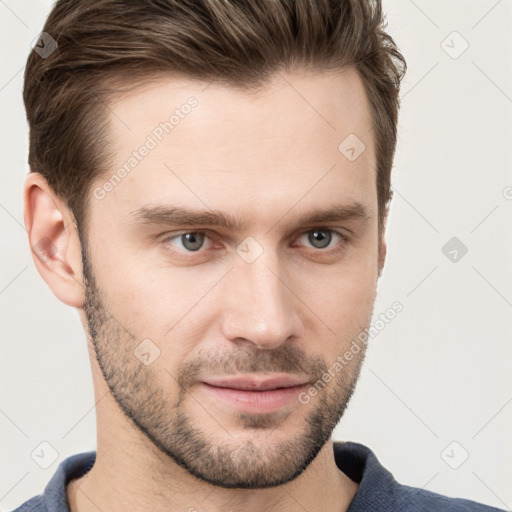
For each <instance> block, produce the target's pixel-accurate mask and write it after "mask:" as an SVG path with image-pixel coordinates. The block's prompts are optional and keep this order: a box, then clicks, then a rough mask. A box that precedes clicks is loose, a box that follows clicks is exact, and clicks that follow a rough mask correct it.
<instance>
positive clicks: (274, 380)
mask: <svg viewBox="0 0 512 512" xmlns="http://www.w3.org/2000/svg"><path fill="white" fill-rule="evenodd" d="M203 382H204V383H205V384H207V385H209V386H214V387H217V388H229V389H238V390H241V391H269V390H272V389H279V388H291V387H295V386H302V385H304V384H306V383H307V382H308V379H307V378H304V377H299V376H293V375H275V376H272V377H265V376H255V375H252V376H250V377H249V376H244V377H233V378H221V379H207V380H204V381H203Z"/></svg>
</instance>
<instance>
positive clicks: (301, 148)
mask: <svg viewBox="0 0 512 512" xmlns="http://www.w3.org/2000/svg"><path fill="white" fill-rule="evenodd" d="M283 77H284V78H285V79H283ZM205 86H206V84H204V83H199V82H194V81H188V80H177V79H168V80H159V81H156V82H154V83H152V84H149V83H148V84H147V85H145V86H144V87H143V88H142V89H139V90H137V92H133V93H131V94H129V95H126V96H124V97H123V98H122V99H120V100H118V101H117V102H115V103H113V104H111V105H110V106H109V107H110V110H111V112H112V115H111V118H110V123H111V133H112V137H113V140H114V141H115V146H114V147H115V164H114V165H113V167H112V168H111V170H110V172H109V173H108V174H107V175H106V176H105V177H103V178H102V179H100V180H97V181H96V182H95V183H94V184H93V187H92V191H93V192H94V194H92V195H91V197H90V198H89V201H90V202H89V205H90V229H89V231H88V233H87V247H86V249H87V252H86V254H85V256H86V259H85V260H84V263H85V265H84V277H85V281H86V283H85V284H86V303H85V305H84V309H85V313H86V318H87V324H88V328H89V332H90V336H91V338H92V342H93V345H94V349H95V352H96V355H97V359H98V362H99V365H100V367H101V370H102V372H103V375H104V378H105V380H106V382H107V384H108V386H109V388H110V390H111V392H112V394H113V396H114V397H115V399H116V401H117V403H118V404H119V406H120V411H122V414H125V415H126V416H127V417H129V418H130V419H131V420H132V421H133V423H134V424H135V425H136V426H137V427H138V428H139V429H140V431H141V432H143V433H144V434H145V435H146V436H147V438H148V439H149V440H151V441H152V442H153V443H154V444H155V446H157V447H158V448H159V449H160V450H161V451H162V452H163V453H164V454H167V455H168V456H170V457H171V458H172V459H173V460H174V461H176V462H177V463H179V464H180V465H181V466H182V467H184V468H186V469H187V470H188V471H189V472H190V473H192V474H194V475H195V476H197V477H199V478H201V479H203V480H206V481H208V482H210V483H213V484H216V485H220V486H224V487H239V488H258V487H267V486H274V485H278V484H281V483H284V482H286V481H289V480H291V479H293V478H295V477H296V476H298V475H299V474H300V473H301V472H302V471H303V470H304V469H305V468H306V467H307V465H308V464H309V463H310V462H311V460H312V459H313V458H314V457H315V456H316V455H317V454H318V452H319V450H320V449H321V448H322V446H323V445H324V444H325V442H326V441H327V440H328V439H329V437H330V435H331V433H332V430H333V429H334V427H335V425H336V423H337V422H338V420H339V418H340V417H341V415H342V413H343V411H344V410H345V407H346V405H347V403H348V401H349V399H350V396H351V395H352V392H353V389H354V385H355V382H356V380H357V378H358V375H359V370H360V366H361V363H362V360H363V358H364V352H365V351H364V346H361V350H360V351H359V352H358V354H356V355H355V356H354V358H353V359H352V361H350V363H349V364H346V365H344V366H343V368H342V369H341V370H340V369H339V367H336V368H337V371H334V372H333V365H334V363H335V362H336V360H337V357H338V356H340V355H342V354H343V353H344V352H345V351H346V350H347V349H348V348H349V347H350V346H351V344H352V341H353V340H356V339H357V335H358V334H359V333H360V332H361V331H363V330H364V329H365V328H366V327H368V326H369V324H370V321H371V314H372V309H373V303H374V299H375V289H376V282H377V279H378V271H379V267H378V263H379V261H378V243H377V242H378V237H377V214H378V211H377V191H376V174H375V156H374V142H373V135H372V132H371V125H372V123H371V118H370V110H369V105H368V102H367V100H366V97H365V93H364V89H363V85H362V82H361V81H360V79H359V78H358V75H357V74H356V72H355V71H353V70H345V71H344V72H342V73H338V74H327V73H316V74H305V73H304V74H302V73H301V74H299V73H297V74H288V75H279V76H276V77H275V78H274V79H273V80H272V82H271V83H268V84H267V86H266V87H265V88H264V89H263V90H262V91H260V92H259V93H258V94H256V95H245V94H243V93H241V92H236V91H235V90H233V89H230V88H227V87H223V86H220V85H217V84H214V83H212V84H210V85H209V86H208V87H206V88H205ZM191 97H193V100H189V101H188V105H189V107H184V105H185V104H187V99H189V98H191ZM175 109H178V112H177V113H175V112H174V111H175ZM173 113H174V114H175V116H176V117H175V118H174V119H172V121H171V123H172V125H167V127H166V128H167V131H168V133H166V131H165V129H163V128H162V125H160V123H162V122H163V123H165V122H166V121H169V118H170V116H171V115H173ZM177 119H179V120H177ZM169 126H171V128H169ZM158 127H160V129H158ZM351 134H353V135H351ZM348 136H350V137H351V138H349V139H347V141H348V142H346V143H344V144H345V145H343V144H342V146H341V150H340V149H339V148H338V146H339V145H340V143H342V141H344V140H345V139H346V138H347V137H348ZM354 136H356V137H357V138H358V139H359V140H360V141H362V143H364V144H365V146H366V148H365V150H364V151H363V152H362V153H361V154H359V152H360V151H361V148H362V146H361V145H360V143H357V144H359V145H357V144H355V143H354V141H356V142H357V139H354ZM148 137H149V138H148ZM347 144H348V147H347ZM143 145H145V146H146V148H148V149H147V151H144V150H140V148H141V146H143ZM351 148H354V151H352V150H351ZM134 151H137V152H138V153H137V155H138V156H137V158H136V162H137V163H136V164H134V162H135V160H132V161H131V165H128V166H127V167H126V168H125V172H120V173H116V171H117V169H119V168H121V167H122V166H123V164H125V163H126V162H128V161H129V159H130V157H132V156H133V152H134ZM354 153H355V156H357V155H358V156H357V158H356V159H354ZM126 169H129V171H128V172H126ZM113 174H116V176H117V177H116V178H113V179H112V175H113ZM107 180H110V185H108V184H106V182H107ZM356 204H358V208H354V205H356ZM173 208H180V209H183V210H185V209H186V210H191V211H199V210H201V211H206V212H209V213H210V214H212V213H214V212H222V213H223V214H224V216H225V217H229V218H230V219H232V220H234V221H235V223H236V225H234V226H231V225H230V226H224V225H222V224H217V223H213V224H210V223H207V221H206V220H205V219H204V218H203V219H202V220H201V221H200V222H194V223H192V224H188V223H186V222H185V221H184V220H183V219H181V220H178V221H177V222H176V223H175V224H173V222H172V220H171V219H170V218H169V217H168V215H167V214H168V213H169V211H170V210H171V209H173ZM335 208H338V209H339V208H342V209H343V208H346V209H347V211H348V215H345V218H343V217H341V218H338V219H331V220H325V219H324V220H321V221H320V220H313V221H307V222H303V221H300V218H301V217H305V216H310V215H312V214H313V213H316V212H319V211H325V210H331V209H335ZM164 210H169V211H164ZM362 210H364V211H365V212H366V217H363V216H362V215H361V213H362ZM330 230H332V231H330ZM359 345H361V343H360V342H359ZM329 371H330V372H331V378H330V379H329V378H323V379H322V376H324V377H325V375H326V374H327V372H329ZM319 380H320V381H322V385H321V386H318V382H319ZM315 383H317V388H316V389H317V393H316V394H314V393H309V394H308V390H309V389H310V388H311V386H313V385H314V384H315ZM277 388H281V389H277ZM299 397H302V399H299ZM305 397H308V399H305ZM119 414H121V413H119Z"/></svg>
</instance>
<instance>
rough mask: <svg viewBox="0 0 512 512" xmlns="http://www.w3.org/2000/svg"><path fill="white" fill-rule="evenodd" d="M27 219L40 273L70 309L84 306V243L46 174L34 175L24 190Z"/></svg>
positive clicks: (26, 182)
mask: <svg viewBox="0 0 512 512" xmlns="http://www.w3.org/2000/svg"><path fill="white" fill-rule="evenodd" d="M23 201H24V219H25V227H26V230H27V233H28V238H29V243H30V247H31V249H32V257H33V259H34V263H35V265H36V268H37V270H38V272H39V273H40V274H41V277H42V278H43V279H44V280H45V282H46V284H47V285H48V286H49V287H50V288H51V290H52V292H53V293H54V294H55V296H56V297H57V298H58V299H59V300H60V301H62V302H64V303H65V304H67V305H68V306H72V307H75V308H81V307H82V306H83V303H84V298H85V294H84V287H83V279H82V258H81V247H80V240H79V238H78V232H77V229H76V226H75V223H74V216H73V215H72V213H71V212H70V211H69V209H68V208H67V206H66V205H65V204H64V202H63V201H62V200H61V199H60V198H58V197H57V196H56V194H55V193H54V192H53V190H52V189H51V187H50V186H49V185H48V182H47V181H46V179H45V178H44V177H43V175H42V174H40V173H36V172H30V173H29V174H28V176H27V177H26V179H25V184H24V188H23Z"/></svg>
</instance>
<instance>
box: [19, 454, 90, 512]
mask: <svg viewBox="0 0 512 512" xmlns="http://www.w3.org/2000/svg"><path fill="white" fill-rule="evenodd" d="M95 460H96V452H95V451H91V452H85V453H78V454H75V455H71V456H70V457H68V458H67V459H64V460H63V461H62V462H61V463H60V464H59V466H58V467H57V469H56V471H55V473H54V474H53V476H52V478H51V479H50V481H49V482H48V484H47V485H46V487H45V489H44V492H43V494H40V495H38V496H34V497H33V498H30V499H29V500H28V501H25V502H24V503H22V504H21V505H20V506H19V507H18V508H16V509H14V510H13V511H12V512H69V506H68V500H67V493H66V486H67V484H68V482H69V481H70V480H73V479H75V478H79V477H81V476H82V475H84V474H85V473H87V472H88V471H89V470H90V469H91V468H92V466H93V464H94V462H95Z"/></svg>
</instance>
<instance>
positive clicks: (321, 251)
mask: <svg viewBox="0 0 512 512" xmlns="http://www.w3.org/2000/svg"><path fill="white" fill-rule="evenodd" d="M314 231H323V232H327V233H331V234H334V235H337V236H339V237H340V239H341V247H336V246H334V247H331V248H326V249H316V248H314V247H311V248H310V249H311V250H313V251H314V252H317V253H318V254H333V253H335V252H338V251H340V250H342V249H343V248H344V246H345V244H347V243H348V242H349V237H348V236H347V235H345V234H343V233H340V232H339V231H337V230H336V229H332V228H327V227H318V228H312V229H308V230H307V231H303V232H302V233H300V234H299V235H298V238H301V237H302V236H304V235H307V234H308V233H312V232H314ZM191 233H198V234H201V235H205V236H206V237H207V238H210V239H211V237H210V236H208V232H206V231H181V232H179V233H177V234H173V235H170V236H166V237H165V238H163V239H162V242H163V243H164V245H167V244H169V242H170V241H172V240H175V239H179V238H180V237H181V236H183V235H187V234H191ZM315 249H316V250H315ZM170 250H171V251H172V252H178V253H182V254H191V255H194V254H201V253H204V252H205V251H206V249H203V248H201V249H198V250H197V251H188V250H186V249H183V250H181V249H175V248H174V247H173V248H172V249H170Z"/></svg>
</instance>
